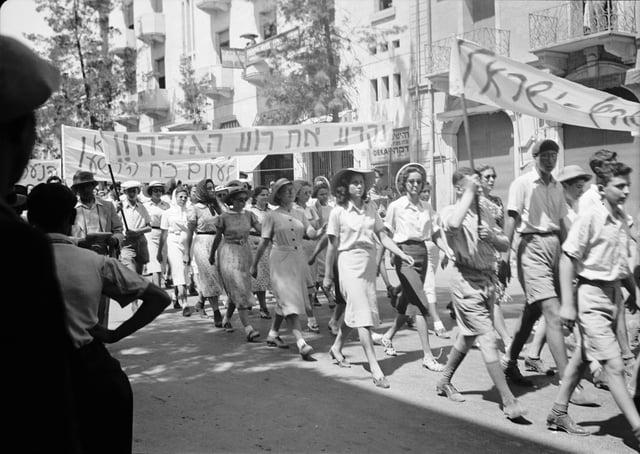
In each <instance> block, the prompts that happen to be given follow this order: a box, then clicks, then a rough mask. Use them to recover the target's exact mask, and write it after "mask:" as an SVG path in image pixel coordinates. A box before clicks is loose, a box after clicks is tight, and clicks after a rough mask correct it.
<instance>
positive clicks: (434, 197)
mask: <svg viewBox="0 0 640 454" xmlns="http://www.w3.org/2000/svg"><path fill="white" fill-rule="evenodd" d="M427 7H428V10H427V13H428V14H427V42H428V43H429V46H431V43H432V42H433V34H432V28H431V0H427ZM435 99H436V95H435V90H434V89H433V84H432V83H431V82H429V104H430V106H429V122H430V123H431V135H430V139H431V144H430V150H431V157H430V159H431V173H432V175H431V206H433V208H434V209H436V207H437V194H436V106H435Z"/></svg>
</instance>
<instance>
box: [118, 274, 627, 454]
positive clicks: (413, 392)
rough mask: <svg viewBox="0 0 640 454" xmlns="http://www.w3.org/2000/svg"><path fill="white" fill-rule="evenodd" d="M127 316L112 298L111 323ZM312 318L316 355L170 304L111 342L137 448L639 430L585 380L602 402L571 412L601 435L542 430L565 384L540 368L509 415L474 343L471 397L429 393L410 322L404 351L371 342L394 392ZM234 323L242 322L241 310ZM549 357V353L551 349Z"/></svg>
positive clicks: (301, 445)
mask: <svg viewBox="0 0 640 454" xmlns="http://www.w3.org/2000/svg"><path fill="white" fill-rule="evenodd" d="M449 275H450V273H449V272H444V273H440V274H439V275H438V282H439V288H438V298H439V299H438V301H439V309H440V311H441V315H442V317H443V321H444V322H445V325H447V326H448V327H453V326H454V322H453V320H451V319H450V318H449V316H448V314H447V313H446V310H445V305H446V303H447V302H448V301H449V297H448V278H449ZM393 277H395V276H393ZM511 287H512V289H511V290H512V294H515V297H514V303H512V304H510V305H508V306H507V307H506V308H505V309H506V310H505V315H506V317H507V323H508V326H509V327H510V328H511V327H512V326H513V324H514V322H515V318H516V317H517V316H518V314H519V311H520V308H521V304H522V295H521V292H520V291H519V289H518V287H517V286H514V285H512V286H511ZM382 288H383V287H382V284H381V282H380V285H379V289H380V292H379V303H380V308H381V312H382V315H383V326H382V327H383V328H385V327H388V326H389V324H390V323H391V320H392V317H393V315H392V311H391V307H390V306H389V304H388V302H387V301H388V300H387V298H386V296H385V295H384V292H383V291H382ZM192 299H193V298H192ZM323 301H324V300H323ZM128 314H129V312H128V309H126V310H122V309H120V308H119V307H115V308H114V307H113V305H112V311H111V316H112V321H113V322H117V321H118V320H122V319H123V318H125V317H127V316H128ZM317 316H318V319H319V322H320V325H321V328H322V333H321V334H319V335H318V334H313V335H311V334H308V335H307V336H308V341H309V343H310V344H311V345H312V346H313V347H314V349H315V351H316V352H317V353H316V354H315V355H314V356H315V358H316V359H317V361H316V362H304V361H302V360H301V358H300V356H299V355H298V354H297V353H296V352H297V350H296V349H295V346H294V342H293V337H292V336H291V335H290V333H289V332H288V331H283V334H284V335H283V338H284V339H285V340H286V341H287V342H289V343H291V344H292V348H291V349H290V350H279V349H271V348H269V347H267V346H266V345H265V344H264V343H257V344H248V343H247V342H245V340H244V335H243V333H242V330H240V329H237V330H236V331H235V332H234V333H225V332H224V331H223V330H221V329H216V328H214V326H213V323H212V321H211V320H210V319H202V318H200V317H198V316H192V317H190V318H185V317H183V316H182V315H181V311H176V310H173V309H167V311H166V312H165V313H164V314H163V315H161V316H160V318H159V319H158V320H156V321H155V322H154V323H152V324H151V325H149V326H148V327H146V328H145V329H143V330H141V331H140V332H138V333H136V334H135V335H133V336H132V337H130V338H128V339H125V340H124V341H122V342H121V343H120V344H117V345H114V346H112V348H111V350H112V351H113V352H114V354H115V355H116V357H117V358H118V359H119V360H120V361H121V362H122V364H123V366H124V368H125V370H126V372H127V373H128V374H129V376H130V378H131V382H132V385H133V390H134V398H135V410H134V446H133V449H134V452H137V453H210V452H223V453H227V452H229V453H245V452H262V451H267V452H274V453H279V452H309V453H317V452H324V453H338V452H352V453H359V452H376V453H377V452H381V453H398V452H421V453H424V452H429V453H458V452H459V453H463V452H465V453H466V452H469V453H502V452H504V453H512V452H518V453H519V454H523V453H536V454H540V453H551V452H575V453H609V452H610V453H625V452H635V451H634V449H633V448H632V447H633V446H634V441H633V440H634V439H633V436H632V433H631V431H630V429H629V428H628V425H627V422H626V421H625V420H624V418H623V417H622V416H621V415H620V414H619V411H618V409H617V407H616V406H615V404H614V402H613V400H612V398H611V396H610V395H609V393H608V392H605V391H601V390H597V389H595V388H593V386H592V385H591V384H590V383H588V385H587V387H588V389H589V390H591V391H593V392H594V393H595V394H596V395H597V396H598V398H599V399H600V400H601V401H602V406H600V407H599V408H584V407H575V406H571V407H570V412H571V415H572V416H573V417H574V419H575V420H576V421H577V422H579V423H582V424H584V425H585V426H587V427H589V428H591V429H593V430H594V431H595V432H596V434H595V435H593V436H590V437H584V438H580V437H572V436H569V435H567V434H564V433H555V432H551V431H548V430H547V429H546V427H545V416H546V414H547V412H548V411H549V409H550V407H551V404H552V402H553V399H554V397H555V394H556V391H557V389H558V388H557V379H551V380H549V379H547V378H546V377H542V376H534V380H535V382H536V384H537V386H538V389H537V390H536V391H535V392H530V391H528V390H525V389H522V388H513V390H514V392H515V393H516V395H517V396H518V397H519V399H521V401H522V403H523V404H524V406H526V408H527V409H528V410H529V414H528V416H527V420H528V423H527V424H514V423H512V422H510V421H509V420H507V419H506V418H504V416H503V415H502V412H501V410H500V409H499V407H498V404H497V402H498V394H497V391H496V390H495V389H494V388H493V386H492V384H491V381H490V379H489V376H488V374H487V373H486V370H485V369H484V365H483V363H482V358H481V355H480V352H479V351H478V350H472V351H471V352H470V354H469V355H468V356H467V358H466V360H465V362H464V363H463V365H462V366H461V368H460V369H459V371H458V373H457V374H456V376H455V377H454V383H455V385H456V386H457V388H458V389H459V390H460V391H461V392H462V393H463V394H464V395H465V397H466V398H467V401H466V402H464V403H454V402H449V401H447V400H446V399H444V398H442V397H438V396H436V394H435V391H434V389H435V384H436V381H437V380H438V378H439V375H440V374H437V373H433V372H429V371H427V370H426V369H424V368H422V367H421V359H422V355H421V349H420V344H419V341H418V338H417V333H416V332H415V331H412V330H408V329H404V330H402V331H401V332H399V333H398V335H397V336H396V338H395V340H394V344H395V346H396V348H397V350H398V353H399V356H397V357H385V356H384V353H383V351H382V348H381V347H376V353H377V355H378V358H379V359H381V367H382V369H383V370H384V372H385V373H386V375H387V376H388V378H389V381H390V383H391V388H390V389H388V390H383V389H378V388H376V387H375V386H374V385H373V383H372V381H371V378H370V374H369V373H368V372H367V371H366V370H365V369H364V363H365V358H364V353H363V351H362V349H361V347H360V345H359V343H358V342H357V339H355V338H354V339H353V340H352V342H350V343H349V344H347V346H346V348H345V349H344V353H345V355H346V356H347V358H348V359H349V360H350V361H351V362H352V364H353V367H352V368H351V369H340V368H338V367H337V366H335V365H334V364H333V363H332V361H331V360H330V358H329V356H328V354H327V352H328V349H329V346H330V344H331V342H332V336H331V335H330V334H329V332H328V330H327V328H326V326H327V325H326V323H327V320H328V318H329V309H328V308H327V306H326V304H325V305H323V307H321V308H318V310H317ZM252 323H253V324H254V326H255V327H257V328H259V330H260V332H261V333H262V339H264V337H266V334H267V330H268V327H269V321H267V320H261V319H260V318H258V314H257V310H256V309H254V310H253V315H252ZM234 326H236V327H237V328H239V327H240V323H239V321H238V320H237V318H236V317H234ZM378 331H379V332H382V329H380V330H378ZM456 331H457V330H456V329H454V330H453V332H452V333H451V334H452V335H455V333H456ZM430 341H431V342H432V346H433V347H434V351H435V354H436V355H437V354H438V352H441V361H445V358H446V356H447V354H448V351H449V349H450V347H451V345H452V342H453V339H448V340H443V339H439V338H437V337H435V336H431V337H430ZM543 358H544V359H546V360H547V361H551V358H550V355H549V353H548V350H547V349H545V351H544V353H543ZM526 374H527V373H525V375H526Z"/></svg>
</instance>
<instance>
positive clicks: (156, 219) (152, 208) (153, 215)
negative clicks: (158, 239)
mask: <svg viewBox="0 0 640 454" xmlns="http://www.w3.org/2000/svg"><path fill="white" fill-rule="evenodd" d="M144 207H145V208H146V209H147V213H149V219H150V220H151V227H160V221H161V220H162V213H164V212H165V211H166V210H168V209H169V208H171V205H169V204H168V203H167V202H165V201H164V200H162V199H160V201H159V202H158V203H156V202H154V201H153V200H149V201H147V202H145V204H144Z"/></svg>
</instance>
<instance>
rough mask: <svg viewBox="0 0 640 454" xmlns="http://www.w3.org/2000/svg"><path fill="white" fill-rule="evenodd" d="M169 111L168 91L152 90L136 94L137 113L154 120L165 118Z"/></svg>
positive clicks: (161, 89) (162, 89)
mask: <svg viewBox="0 0 640 454" xmlns="http://www.w3.org/2000/svg"><path fill="white" fill-rule="evenodd" d="M170 110H171V102H170V101H169V90H167V89H166V88H152V89H149V90H145V91H141V92H140V93H138V111H139V112H140V113H143V114H145V115H148V116H150V117H155V118H161V117H165V116H166V115H168V114H169V111H170Z"/></svg>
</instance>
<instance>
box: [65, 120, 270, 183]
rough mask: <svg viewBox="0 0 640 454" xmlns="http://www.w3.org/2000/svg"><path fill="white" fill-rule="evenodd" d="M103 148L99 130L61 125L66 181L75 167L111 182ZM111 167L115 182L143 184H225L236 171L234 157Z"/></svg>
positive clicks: (119, 163) (159, 161)
mask: <svg viewBox="0 0 640 454" xmlns="http://www.w3.org/2000/svg"><path fill="white" fill-rule="evenodd" d="M104 150H105V143H104V141H103V140H102V137H101V135H100V131H95V130H92V129H82V128H74V127H71V126H62V161H63V165H64V176H65V179H66V181H67V182H68V183H70V182H71V179H72V178H73V174H74V173H76V171H78V170H88V171H90V172H93V173H94V174H95V176H96V180H100V181H111V176H110V175H109V168H108V166H107V165H108V161H107V160H106V158H105V153H104ZM258 163H259V161H258ZM111 167H112V169H113V175H114V177H115V179H116V181H120V182H123V181H127V180H138V181H140V182H142V183H148V182H150V181H154V180H158V181H162V182H166V181H167V180H168V179H170V178H175V179H176V180H181V181H182V182H183V183H193V182H197V181H200V180H203V179H205V178H211V179H212V180H213V182H214V183H215V184H216V185H224V184H226V183H228V182H229V181H231V180H235V179H237V178H238V171H239V169H238V163H237V160H236V159H235V158H224V157H219V158H217V159H208V160H202V159H200V160H196V159H191V160H190V161H188V162H186V161H180V162H175V161H173V160H162V159H156V160H154V161H153V162H137V161H135V162H134V161H128V162H114V163H113V164H112V166H111ZM243 170H244V169H243ZM251 170H253V169H251Z"/></svg>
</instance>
